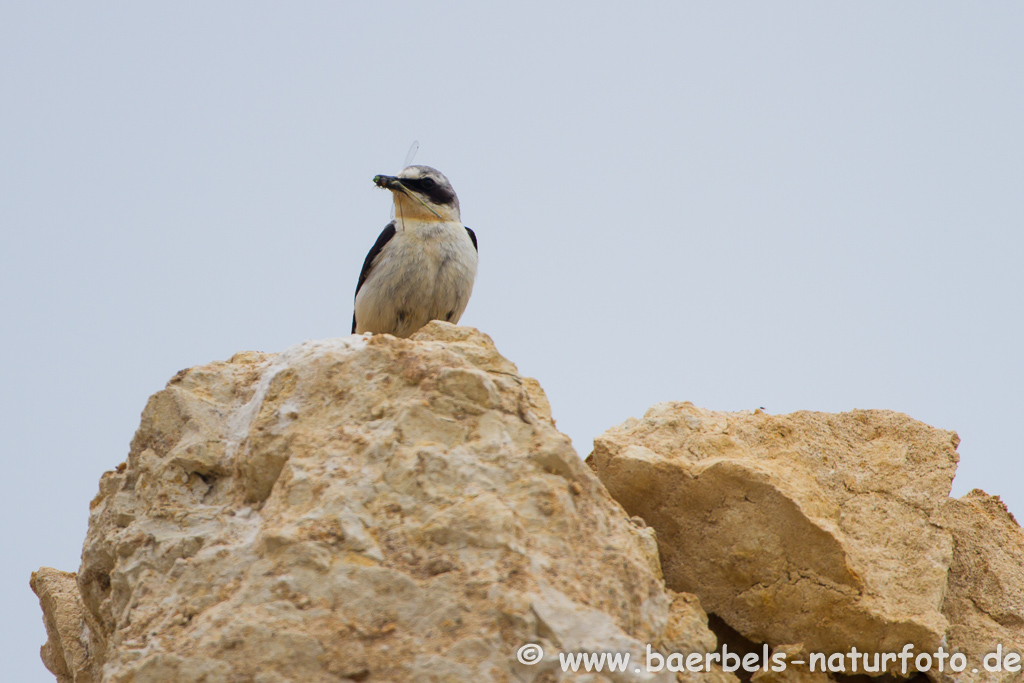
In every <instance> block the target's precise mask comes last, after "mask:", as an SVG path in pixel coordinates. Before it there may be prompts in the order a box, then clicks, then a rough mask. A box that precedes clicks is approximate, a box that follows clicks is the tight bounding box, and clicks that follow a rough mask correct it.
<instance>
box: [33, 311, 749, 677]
mask: <svg viewBox="0 0 1024 683" xmlns="http://www.w3.org/2000/svg"><path fill="white" fill-rule="evenodd" d="M659 567H660V565H659V558H658V554H657V547H656V543H655V538H654V533H653V531H652V530H651V529H649V528H645V527H644V526H643V525H642V524H635V523H633V522H631V521H630V520H629V518H628V517H627V516H626V515H624V514H623V512H622V510H621V508H620V507H619V506H618V504H617V503H615V502H614V501H613V500H612V499H611V498H610V497H609V495H608V494H607V492H606V490H605V489H604V487H603V486H602V485H601V483H600V482H599V481H598V480H597V478H596V477H595V476H594V474H593V473H592V472H591V471H590V470H589V469H588V468H587V467H586V466H585V465H584V464H583V462H582V461H581V460H580V459H579V458H578V457H577V455H576V453H575V452H574V451H573V449H572V447H571V445H570V443H569V440H568V439H567V438H566V437H565V436H563V435H562V434H560V433H559V432H558V431H557V430H556V429H555V427H554V423H553V421H552V419H551V415H550V410H549V407H548V404H547V400H546V399H545V397H544V394H543V392H542V391H541V389H540V387H539V386H538V385H537V383H536V382H535V381H533V380H531V379H528V378H524V377H520V376H519V374H518V372H517V371H516V368H515V366H514V365H512V364H511V363H510V362H508V361H507V360H505V359H504V358H502V357H501V356H500V355H499V354H498V353H497V351H496V350H495V348H494V346H493V344H492V342H491V340H490V339H489V338H488V337H486V336H485V335H483V334H480V333H479V332H477V331H475V330H472V329H469V328H460V327H455V326H452V325H449V324H446V323H439V322H435V323H432V324H430V325H428V326H427V327H425V328H423V330H421V331H420V332H419V333H417V334H416V335H414V336H413V337H412V338H411V339H396V338H394V337H391V336H388V335H377V336H373V337H357V336H354V335H353V336H351V337H346V338H342V339H336V340H328V341H320V342H307V343H304V344H300V345H298V346H296V347H293V348H291V349H289V350H287V351H285V352H283V353H279V354H276V355H268V354H260V353H243V354H238V355H236V356H235V357H233V358H232V359H231V360H229V361H228V362H217V363H211V364H209V365H205V366H201V367H196V368H192V369H190V370H187V371H182V372H181V373H178V375H176V376H175V377H174V378H173V379H172V380H171V381H170V383H169V384H168V385H167V388H166V389H164V390H163V391H161V392H159V393H157V394H155V395H154V396H153V397H152V398H151V399H150V401H149V403H148V405H147V406H146V409H145V411H144V413H143V416H142V423H141V425H140V427H139V430H138V432H137V433H136V435H135V438H134V440H133V441H132V445H131V450H130V453H129V455H128V459H127V465H126V466H125V467H123V468H119V470H118V471H112V472H107V473H106V474H104V475H103V478H102V479H101V481H100V490H99V493H98V494H97V496H96V498H95V499H94V500H93V502H92V506H91V516H90V521H89V531H88V535H87V538H86V541H85V545H84V549H83V554H82V565H81V568H80V571H79V573H78V576H77V587H78V591H75V590H74V589H73V587H72V585H71V578H70V577H71V576H72V575H68V574H54V573H50V572H49V571H48V570H41V571H40V573H39V574H38V575H37V578H36V579H35V580H34V584H33V585H34V586H35V587H36V590H37V592H38V593H39V594H40V597H41V598H42V604H43V609H44V614H45V619H46V621H47V626H48V630H49V632H50V634H51V637H50V641H49V643H48V644H47V646H46V648H44V658H47V662H48V665H51V664H52V665H51V670H53V671H54V672H55V673H56V674H57V675H58V677H59V680H61V681H65V680H67V681H70V680H74V681H78V682H82V681H105V682H109V683H129V682H131V683H151V682H158V681H205V682H206V683H228V682H232V683H233V682H235V681H251V682H254V683H284V682H285V681H294V682H296V683H297V682H299V681H301V682H303V683H328V682H330V683H339V682H341V681H473V682H479V683H486V682H487V681H558V680H568V679H570V678H571V679H573V680H591V681H605V680H614V681H669V680H675V679H674V678H673V677H672V675H671V674H669V673H667V672H661V673H657V674H654V673H647V672H645V671H642V670H641V671H639V672H637V671H634V670H633V667H632V666H631V667H630V670H629V671H627V672H625V673H622V672H620V673H615V674H607V673H606V674H604V676H606V677H602V676H600V675H597V674H590V675H582V674H581V676H580V677H579V678H578V679H577V678H574V677H573V676H571V675H568V674H561V673H560V671H559V669H558V667H557V664H558V659H557V656H556V653H557V652H558V651H560V650H562V651H565V650H576V649H579V650H596V651H618V652H623V651H628V652H630V653H631V656H632V659H631V661H632V662H640V661H641V660H642V659H641V658H642V657H643V654H644V651H645V647H646V644H648V643H650V644H652V645H653V646H655V647H672V648H680V647H685V648H690V649H691V650H693V651H705V650H707V649H711V648H713V647H714V644H715V639H714V636H713V635H712V634H711V633H710V632H709V631H708V630H707V628H706V626H705V623H706V618H705V615H704V613H703V612H702V611H701V609H700V606H699V603H698V602H697V601H696V599H695V598H693V597H692V596H682V597H681V598H680V597H679V596H677V595H675V594H672V593H670V592H669V591H668V590H667V589H666V588H665V586H664V583H663V581H662V579H661V576H660V568H659ZM76 610H77V611H76ZM68 615H70V616H68ZM76 619H77V621H76ZM86 622H87V623H89V624H90V625H91V626H90V628H92V629H94V630H95V633H94V634H90V635H88V636H83V635H82V633H83V632H82V627H81V624H82V623H86ZM51 626H52V628H51ZM85 640H89V642H90V643H92V645H91V646H90V648H86V649H84V650H83V648H82V647H79V646H78V645H76V642H77V643H79V644H81V643H83V642H85ZM527 643H537V644H539V645H541V646H542V647H543V648H544V651H545V653H546V654H545V655H544V656H543V657H541V658H540V662H539V663H538V664H534V665H526V664H521V663H519V662H518V661H517V658H516V655H517V651H518V649H519V648H520V646H522V645H525V644H527ZM638 666H639V665H638ZM61 667H63V669H62V668H61ZM99 672H102V675H101V676H100V675H99ZM686 680H694V681H696V680H701V681H716V682H722V683H726V682H728V681H734V680H735V678H734V677H732V676H729V675H726V674H724V673H722V672H721V671H717V672H713V673H710V674H707V675H703V676H690V677H689V678H687V679H686Z"/></svg>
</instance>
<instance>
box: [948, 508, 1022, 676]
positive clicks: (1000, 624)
mask: <svg viewBox="0 0 1024 683" xmlns="http://www.w3.org/2000/svg"><path fill="white" fill-rule="evenodd" d="M942 513H943V514H942V517H943V520H944V522H945V524H946V525H947V527H948V528H949V530H950V531H951V532H952V533H953V562H952V564H951V565H950V568H949V586H948V589H947V594H946V600H945V602H944V603H943V606H942V612H943V614H945V615H946V618H947V619H949V622H950V625H949V631H948V634H947V638H948V641H949V648H951V649H953V650H954V651H959V652H962V653H964V654H965V655H967V658H968V661H969V662H971V664H972V666H971V667H969V668H968V669H967V670H966V671H964V672H963V673H960V674H957V676H958V678H957V679H956V680H958V681H961V682H963V683H966V682H967V681H986V682H989V681H991V682H992V683H997V682H998V683H1009V682H1010V681H1020V680H1021V679H1022V678H1024V676H1022V674H1021V673H1020V672H1010V671H1002V672H989V671H986V670H985V669H984V667H983V666H979V664H981V663H982V661H983V659H984V657H985V655H987V654H989V653H992V652H996V651H997V650H996V648H997V646H1001V648H1002V653H1003V658H1004V659H1005V658H1006V655H1008V654H1009V653H1011V652H1014V653H1016V654H1018V655H1021V656H1022V657H1024V531H1021V528H1020V526H1018V525H1017V521H1016V520H1015V519H1014V518H1013V516H1012V515H1011V514H1010V513H1009V511H1007V509H1006V506H1005V505H1004V504H1003V502H1002V501H1000V500H999V498H998V497H996V496H990V495H988V494H986V493H985V492H984V491H980V490H978V489H975V490H973V491H971V492H970V493H968V494H967V495H966V496H964V497H963V498H960V499H953V500H950V501H949V502H948V503H947V504H946V505H945V506H944V507H943V510H942ZM972 668H977V669H978V672H977V673H975V672H973V671H972V670H971V669H972Z"/></svg>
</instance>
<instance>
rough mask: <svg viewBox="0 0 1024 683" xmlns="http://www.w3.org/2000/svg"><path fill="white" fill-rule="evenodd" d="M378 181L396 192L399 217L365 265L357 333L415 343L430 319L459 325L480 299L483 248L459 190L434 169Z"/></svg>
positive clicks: (424, 168) (357, 299) (357, 309)
mask: <svg viewBox="0 0 1024 683" xmlns="http://www.w3.org/2000/svg"><path fill="white" fill-rule="evenodd" d="M373 182H374V184H375V185H377V187H381V188H384V189H387V190H390V191H391V195H392V199H393V200H394V203H395V218H394V219H393V220H392V221H391V222H390V223H388V224H387V226H385V228H384V231H383V232H381V234H380V237H378V238H377V241H376V243H374V245H373V247H372V248H371V249H370V253H368V254H367V255H366V259H365V260H364V261H363V268H362V270H361V271H360V273H359V282H358V284H357V285H356V294H355V306H354V309H355V310H354V311H353V313H352V332H353V334H364V333H366V332H370V333H373V334H391V335H394V336H396V337H409V336H411V335H413V334H414V333H415V332H416V331H417V330H419V329H420V328H421V327H423V326H424V325H426V324H427V323H428V322H430V321H431V320H446V321H448V322H450V323H458V322H459V318H461V317H462V313H463V312H464V311H465V310H466V306H467V304H469V297H470V295H471V294H472V293H473V282H474V281H475V280H476V269H477V256H478V249H477V241H476V234H475V233H474V232H473V231H472V230H470V229H469V228H467V227H466V226H465V225H463V224H462V217H461V215H460V213H459V198H458V197H457V196H456V195H455V190H454V189H452V184H451V183H450V182H449V181H448V178H446V177H445V176H444V174H443V173H441V172H440V171H438V170H437V169H435V168H431V167H430V166H407V167H406V168H404V169H403V170H402V171H401V172H400V173H399V174H398V175H396V176H387V175H378V176H374V178H373Z"/></svg>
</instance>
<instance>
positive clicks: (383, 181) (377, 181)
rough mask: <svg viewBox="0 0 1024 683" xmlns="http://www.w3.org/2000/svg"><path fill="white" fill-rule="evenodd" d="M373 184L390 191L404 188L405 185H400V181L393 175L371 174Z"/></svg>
mask: <svg viewBox="0 0 1024 683" xmlns="http://www.w3.org/2000/svg"><path fill="white" fill-rule="evenodd" d="M373 184H374V185H376V186H377V187H383V188H384V189H386V190H391V191H395V190H405V187H403V186H402V181H401V180H399V179H398V178H396V177H395V176H393V175H375V176H373Z"/></svg>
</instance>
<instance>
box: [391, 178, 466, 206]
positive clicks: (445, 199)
mask: <svg viewBox="0 0 1024 683" xmlns="http://www.w3.org/2000/svg"><path fill="white" fill-rule="evenodd" d="M400 180H401V182H402V185H405V186H406V187H407V188H409V189H410V190H412V191H413V192H416V193H417V194H421V195H423V196H424V197H426V198H427V199H429V200H430V201H431V202H433V203H435V204H452V203H453V202H454V201H455V193H454V192H452V191H451V190H450V189H449V188H447V187H446V186H444V185H440V184H438V183H437V182H435V181H434V180H433V179H431V178H401V179H400ZM428 180H429V181H430V182H425V181H428Z"/></svg>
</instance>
